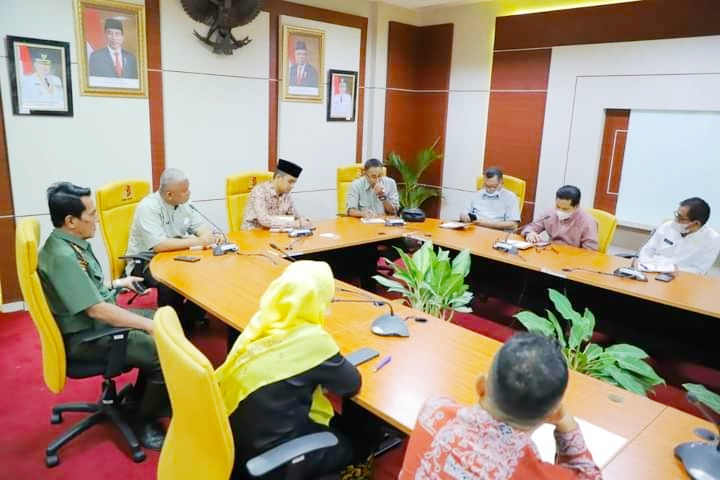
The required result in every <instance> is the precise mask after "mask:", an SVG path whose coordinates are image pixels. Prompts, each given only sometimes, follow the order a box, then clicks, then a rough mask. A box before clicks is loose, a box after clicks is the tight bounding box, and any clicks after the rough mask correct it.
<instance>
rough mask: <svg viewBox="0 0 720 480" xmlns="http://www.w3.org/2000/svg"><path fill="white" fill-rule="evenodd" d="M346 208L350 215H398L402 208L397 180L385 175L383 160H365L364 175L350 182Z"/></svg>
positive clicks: (366, 216) (369, 216)
mask: <svg viewBox="0 0 720 480" xmlns="http://www.w3.org/2000/svg"><path fill="white" fill-rule="evenodd" d="M345 208H346V209H347V214H348V216H350V217H365V218H372V217H383V216H385V215H397V211H398V209H399V208H400V196H399V195H398V189H397V184H396V183H395V180H393V179H392V178H390V177H386V176H384V175H383V165H382V162H381V161H380V160H378V159H376V158H371V159H370V160H368V161H367V162H365V167H364V175H363V176H362V177H360V178H356V179H355V180H353V182H352V183H351V184H350V189H349V190H348V193H347V197H346V198H345Z"/></svg>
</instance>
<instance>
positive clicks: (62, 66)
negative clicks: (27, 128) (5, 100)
mask: <svg viewBox="0 0 720 480" xmlns="http://www.w3.org/2000/svg"><path fill="white" fill-rule="evenodd" d="M7 52H8V63H9V72H10V88H11V91H12V104H13V113H15V115H66V116H70V117H71V116H72V114H73V104H72V82H71V81H70V44H69V43H68V42H56V41H53V40H40V39H38V38H25V37H13V36H10V35H8V37H7Z"/></svg>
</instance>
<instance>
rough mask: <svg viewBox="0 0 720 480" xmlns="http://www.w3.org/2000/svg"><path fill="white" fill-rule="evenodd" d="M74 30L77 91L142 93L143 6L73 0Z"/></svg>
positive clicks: (144, 84) (144, 81)
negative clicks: (76, 53) (77, 69)
mask: <svg viewBox="0 0 720 480" xmlns="http://www.w3.org/2000/svg"><path fill="white" fill-rule="evenodd" d="M75 30H76V33H77V44H78V68H79V75H80V94H81V95H109V96H120V97H124V96H125V97H144V96H146V91H147V64H146V56H145V52H146V51H147V44H146V39H145V7H144V6H142V5H132V4H128V3H121V2H114V1H110V0H75Z"/></svg>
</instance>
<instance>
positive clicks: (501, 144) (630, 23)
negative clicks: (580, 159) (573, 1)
mask: <svg viewBox="0 0 720 480" xmlns="http://www.w3.org/2000/svg"><path fill="white" fill-rule="evenodd" d="M717 34H720V2H718V1H717V0H644V1H642V2H631V3H622V4H613V5H603V6H597V7H589V8H578V9H572V10H558V11H553V12H544V13H536V14H528V15H515V16H507V17H498V18H497V19H496V22H495V46H494V48H495V51H494V55H493V71H492V81H491V93H490V106H489V111H488V127H487V137H486V144H485V166H486V167H489V166H493V165H497V166H499V167H501V168H502V169H503V170H504V171H505V172H506V173H508V174H510V175H515V176H520V177H522V178H525V179H526V180H527V182H528V186H527V188H528V190H527V194H526V198H525V206H524V208H523V221H525V222H527V221H529V219H530V218H532V215H533V210H534V202H535V192H536V189H537V178H538V167H539V162H540V147H541V142H542V134H543V122H544V118H545V100H546V95H547V89H548V76H549V71H550V60H551V52H552V47H555V46H562V45H583V44H592V43H607V42H627V41H635V40H656V39H663V38H678V37H694V36H700V35H717ZM558 182H559V183H560V182H562V179H558ZM559 183H558V186H560V184H559Z"/></svg>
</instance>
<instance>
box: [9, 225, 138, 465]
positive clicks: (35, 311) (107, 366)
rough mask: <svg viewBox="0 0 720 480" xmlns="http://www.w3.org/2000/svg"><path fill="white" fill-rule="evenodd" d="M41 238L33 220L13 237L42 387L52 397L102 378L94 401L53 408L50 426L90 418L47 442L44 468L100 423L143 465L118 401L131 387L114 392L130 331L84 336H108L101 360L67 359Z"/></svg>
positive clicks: (90, 338) (123, 369)
mask: <svg viewBox="0 0 720 480" xmlns="http://www.w3.org/2000/svg"><path fill="white" fill-rule="evenodd" d="M39 237H40V225H39V223H38V221H37V219H35V218H25V219H23V220H22V221H21V222H20V223H19V224H18V226H17V230H16V238H15V253H16V264H17V273H18V279H19V280H20V289H21V291H22V294H23V298H24V300H25V303H26V304H27V306H28V309H29V310H30V317H31V318H32V321H33V323H34V324H35V328H36V329H37V332H38V335H39V337H40V344H41V347H42V367H43V378H44V379H45V384H46V385H47V387H48V389H50V391H52V392H53V393H60V392H61V391H62V389H63V388H64V387H65V382H66V380H67V378H68V377H69V378H88V377H93V376H97V375H102V376H103V378H104V380H103V383H102V390H101V394H100V398H99V399H98V401H97V403H68V404H64V405H58V406H56V407H53V410H52V416H51V417H50V422H51V423H61V422H62V414H63V413H65V412H89V413H91V415H90V416H88V417H86V418H85V419H83V420H81V421H80V422H78V423H77V424H76V425H74V426H73V427H72V428H70V429H69V430H68V431H67V432H65V433H63V434H62V435H60V436H59V437H58V438H56V439H55V440H53V441H52V442H51V443H50V445H49V446H48V448H47V450H46V453H45V464H46V465H47V466H48V467H54V466H56V465H57V464H58V463H60V457H59V456H58V450H59V449H60V448H61V447H62V446H63V445H65V444H66V443H68V442H69V441H70V440H72V439H73V438H75V437H77V436H78V435H80V433H82V432H84V431H85V430H87V429H89V428H90V427H92V426H93V425H95V424H97V423H100V422H102V421H104V420H110V421H112V422H113V423H114V424H115V425H116V426H117V427H118V428H119V429H120V432H121V433H122V434H123V436H124V437H125V440H126V441H127V443H128V445H129V446H130V450H131V451H132V458H133V460H134V461H136V462H142V461H143V460H144V459H145V453H144V452H143V451H142V449H141V448H140V443H139V442H138V439H137V437H136V436H135V433H134V432H133V431H132V429H131V428H130V425H129V424H128V422H127V421H126V419H125V418H124V415H123V413H122V412H121V410H120V408H119V405H120V402H121V401H122V399H123V398H124V397H125V396H126V395H127V394H128V393H129V392H130V388H132V386H128V387H126V388H125V389H123V391H121V392H120V393H118V392H117V390H116V387H115V381H114V380H113V379H114V378H115V377H117V376H118V375H120V374H122V373H124V372H127V371H129V370H130V368H128V367H126V366H125V349H126V346H127V335H128V330H129V329H127V328H108V329H107V330H102V331H93V332H88V334H86V335H82V337H81V340H80V341H81V342H90V341H93V340H97V339H99V338H102V337H105V336H111V339H112V342H111V348H110V354H109V355H108V357H107V358H106V359H104V360H103V361H99V362H78V361H74V360H69V359H67V358H66V355H65V344H64V342H63V338H62V336H61V335H60V329H59V328H58V326H57V323H56V322H55V318H54V317H53V315H52V313H51V311H50V307H49V306H48V303H47V300H46V298H45V292H44V291H43V289H42V285H41V283H40V276H39V275H38V273H37V258H38V254H37V245H38V239H39Z"/></svg>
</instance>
